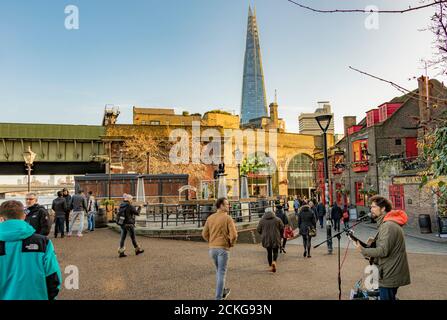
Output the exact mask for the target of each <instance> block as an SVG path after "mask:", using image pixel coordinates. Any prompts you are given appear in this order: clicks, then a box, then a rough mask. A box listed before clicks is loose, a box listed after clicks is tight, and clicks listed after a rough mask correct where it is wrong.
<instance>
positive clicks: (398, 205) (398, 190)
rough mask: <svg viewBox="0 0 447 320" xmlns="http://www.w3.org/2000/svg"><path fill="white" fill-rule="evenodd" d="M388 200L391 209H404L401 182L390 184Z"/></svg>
mask: <svg viewBox="0 0 447 320" xmlns="http://www.w3.org/2000/svg"><path fill="white" fill-rule="evenodd" d="M390 200H391V202H392V204H393V209H396V210H405V199H404V186H403V185H402V184H392V185H390Z"/></svg>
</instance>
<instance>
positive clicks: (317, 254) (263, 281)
mask: <svg viewBox="0 0 447 320" xmlns="http://www.w3.org/2000/svg"><path fill="white" fill-rule="evenodd" d="M137 239H138V241H139V242H140V243H141V245H142V246H143V247H144V249H145V250H146V252H145V253H144V254H143V255H141V256H135V255H134V253H133V252H132V250H128V254H129V256H128V257H127V258H124V259H118V257H117V248H118V242H119V234H118V233H116V232H114V231H111V230H108V229H97V230H96V231H95V232H93V233H89V234H86V235H84V237H82V238H77V237H72V238H64V239H60V238H58V239H53V241H54V245H55V248H56V252H57V254H58V259H59V262H60V264H61V269H62V271H64V269H65V267H66V266H67V265H76V266H77V267H78V268H79V274H80V280H79V284H80V287H79V290H68V289H65V288H63V289H62V291H61V293H60V295H59V299H61V300H64V299H68V300H69V299H81V300H83V299H100V300H104V299H167V300H179V299H186V300H196V299H197V300H202V299H212V298H213V296H214V285H215V273H214V269H213V265H212V263H211V261H210V259H209V257H208V249H207V245H206V243H204V242H189V241H175V240H162V239H151V238H145V237H137ZM298 240H300V239H297V240H295V241H296V243H299V241H298ZM126 245H127V246H128V247H129V246H131V243H130V239H128V240H127V242H126ZM129 248H130V247H129ZM334 248H335V247H334ZM326 251H327V250H326V247H325V246H322V247H320V248H318V249H315V250H314V251H313V252H312V258H311V259H305V258H303V257H302V247H301V246H300V245H298V244H290V245H288V248H287V254H285V255H281V256H280V258H279V261H278V269H279V270H278V272H277V273H276V274H271V273H269V272H267V267H268V266H267V259H266V254H265V253H264V249H263V248H262V247H261V246H260V245H259V244H256V245H254V244H238V245H237V246H236V247H235V248H234V250H232V252H231V258H230V263H229V270H228V274H227V286H228V287H230V288H231V289H232V293H231V300H252V299H267V300H269V299H274V300H276V299H281V300H282V299H325V300H327V299H337V297H338V287H337V256H336V255H335V254H334V255H332V256H328V255H326ZM334 253H336V251H334ZM344 253H345V250H344V249H343V251H342V259H343V255H344ZM408 257H409V263H410V270H411V276H412V285H410V286H407V287H404V288H401V289H400V290H399V298H400V299H447V291H446V290H445V283H446V281H447V271H446V268H445V263H446V262H447V256H445V255H428V254H414V253H409V254H408ZM366 265H367V261H366V260H365V259H363V258H362V257H361V256H360V254H359V253H358V252H357V251H354V250H352V249H348V254H347V259H346V261H345V263H344V266H343V270H342V279H343V287H342V288H343V298H344V299H347V298H348V297H349V292H350V289H351V287H352V286H353V284H354V283H355V282H356V281H357V280H358V279H360V278H361V277H362V275H363V270H364V268H365V266H366Z"/></svg>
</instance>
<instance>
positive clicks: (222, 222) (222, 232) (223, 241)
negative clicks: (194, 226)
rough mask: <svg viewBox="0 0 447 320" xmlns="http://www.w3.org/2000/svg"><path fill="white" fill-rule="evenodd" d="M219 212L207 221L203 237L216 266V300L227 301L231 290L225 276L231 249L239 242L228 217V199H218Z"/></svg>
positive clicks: (231, 220) (234, 228)
mask: <svg viewBox="0 0 447 320" xmlns="http://www.w3.org/2000/svg"><path fill="white" fill-rule="evenodd" d="M216 208H217V212H216V213H214V214H212V215H211V216H209V217H208V219H207V220H206V223H205V226H204V227H203V231H202V237H203V239H205V240H206V241H208V242H209V255H210V257H211V259H212V260H213V262H214V265H215V266H216V300H225V299H226V298H227V297H228V295H229V294H230V289H225V275H226V272H227V264H228V258H229V253H230V248H231V247H233V246H234V244H235V243H236V240H237V230H236V225H235V224H234V221H233V219H232V218H231V217H230V216H229V215H228V212H229V211H230V204H229V202H228V200H227V199H226V198H220V199H217V202H216Z"/></svg>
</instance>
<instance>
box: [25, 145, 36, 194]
mask: <svg viewBox="0 0 447 320" xmlns="http://www.w3.org/2000/svg"><path fill="white" fill-rule="evenodd" d="M35 158H36V154H35V153H34V152H33V151H32V150H31V146H28V150H27V151H25V152H24V153H23V159H24V160H25V165H26V170H27V171H28V192H30V191H31V171H32V169H31V167H32V166H33V163H34V159H35Z"/></svg>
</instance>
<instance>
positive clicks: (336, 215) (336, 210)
mask: <svg viewBox="0 0 447 320" xmlns="http://www.w3.org/2000/svg"><path fill="white" fill-rule="evenodd" d="M342 215H343V211H342V210H341V208H340V207H339V206H338V205H337V202H334V205H333V206H332V210H331V219H332V222H333V224H334V230H336V231H340V219H341V217H342Z"/></svg>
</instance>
